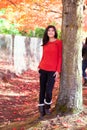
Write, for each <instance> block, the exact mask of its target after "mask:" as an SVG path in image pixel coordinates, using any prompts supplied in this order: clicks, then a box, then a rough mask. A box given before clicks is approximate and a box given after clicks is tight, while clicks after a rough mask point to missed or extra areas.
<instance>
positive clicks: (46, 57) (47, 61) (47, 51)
mask: <svg viewBox="0 0 87 130" xmlns="http://www.w3.org/2000/svg"><path fill="white" fill-rule="evenodd" d="M42 47H43V55H42V59H41V61H40V63H39V66H38V68H39V73H40V94H39V112H40V116H41V117H42V116H44V115H45V114H50V106H51V103H52V101H51V100H52V90H53V86H54V83H55V80H56V79H57V78H58V77H59V76H60V72H61V66H62V41H61V40H58V39H57V31H56V28H55V26H53V25H49V26H48V27H47V28H46V30H45V33H44V37H43V45H42Z"/></svg>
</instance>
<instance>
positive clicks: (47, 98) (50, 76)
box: [44, 72, 55, 114]
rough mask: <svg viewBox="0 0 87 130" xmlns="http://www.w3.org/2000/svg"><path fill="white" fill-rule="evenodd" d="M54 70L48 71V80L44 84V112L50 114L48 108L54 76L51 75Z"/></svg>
mask: <svg viewBox="0 0 87 130" xmlns="http://www.w3.org/2000/svg"><path fill="white" fill-rule="evenodd" d="M54 73H55V72H48V80H47V85H46V99H45V101H44V102H45V112H46V114H50V111H49V108H50V105H51V103H52V102H51V100H52V90H53V87H54V83H55V77H54V76H53V75H54Z"/></svg>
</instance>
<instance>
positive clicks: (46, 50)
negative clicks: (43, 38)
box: [38, 40, 62, 72]
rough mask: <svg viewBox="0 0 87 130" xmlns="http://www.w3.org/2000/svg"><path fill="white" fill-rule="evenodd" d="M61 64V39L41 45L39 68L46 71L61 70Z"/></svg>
mask: <svg viewBox="0 0 87 130" xmlns="http://www.w3.org/2000/svg"><path fill="white" fill-rule="evenodd" d="M61 66H62V41H61V40H56V41H54V42H48V43H47V44H46V45H44V46H43V55H42V59H41V61H40V64H39V66H38V67H39V68H40V69H43V70H47V71H58V72H61Z"/></svg>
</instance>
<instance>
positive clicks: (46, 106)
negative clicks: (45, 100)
mask: <svg viewBox="0 0 87 130" xmlns="http://www.w3.org/2000/svg"><path fill="white" fill-rule="evenodd" d="M45 114H46V115H50V114H51V112H50V105H47V104H45Z"/></svg>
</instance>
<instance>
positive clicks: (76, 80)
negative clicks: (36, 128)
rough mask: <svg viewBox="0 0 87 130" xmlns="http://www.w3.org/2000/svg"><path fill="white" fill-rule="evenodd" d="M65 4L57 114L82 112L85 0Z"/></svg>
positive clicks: (67, 0)
mask: <svg viewBox="0 0 87 130" xmlns="http://www.w3.org/2000/svg"><path fill="white" fill-rule="evenodd" d="M62 2H63V16H62V18H63V20H62V21H63V22H62V40H63V65H62V73H61V81H60V91H59V96H58V100H57V104H56V108H57V113H58V112H61V113H69V112H70V113H77V112H80V111H82V15H83V0H62Z"/></svg>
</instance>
